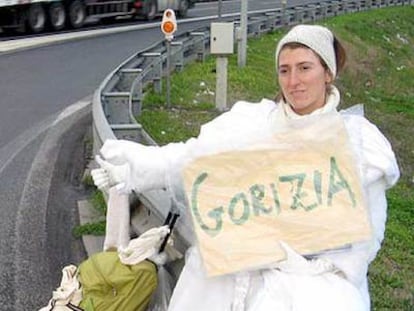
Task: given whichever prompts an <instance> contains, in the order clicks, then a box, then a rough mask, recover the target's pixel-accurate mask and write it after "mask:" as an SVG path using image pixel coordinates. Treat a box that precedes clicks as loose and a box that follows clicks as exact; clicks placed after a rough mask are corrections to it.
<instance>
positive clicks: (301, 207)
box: [184, 118, 371, 276]
mask: <svg viewBox="0 0 414 311" xmlns="http://www.w3.org/2000/svg"><path fill="white" fill-rule="evenodd" d="M328 128H329V131H323V130H324V129H328ZM320 131H323V132H322V133H323V134H321V135H320V134H319V133H321V132H320ZM310 133H318V135H312V134H310ZM314 136H316V137H314ZM257 148H259V149H257ZM257 148H251V149H250V150H244V151H231V152H225V153H220V154H216V155H212V156H205V157H201V158H199V159H197V160H195V161H193V162H192V163H190V165H188V166H187V167H186V169H185V170H184V182H185V190H186V193H187V196H188V202H189V207H190V209H191V214H192V218H193V223H194V228H195V233H196V236H197V239H198V243H199V248H200V252H201V256H202V258H203V261H204V264H205V267H206V271H207V274H208V275H209V276H215V275H222V274H228V273H233V272H237V271H241V270H251V269H257V268H260V267H263V266H266V265H268V264H271V263H274V262H276V261H279V260H282V259H284V258H285V254H284V252H283V250H282V249H281V248H280V245H279V241H284V242H286V243H287V244H289V245H290V246H291V247H292V248H293V249H295V250H296V251H297V252H299V253H301V254H313V253H317V252H321V251H324V250H328V249H335V248H340V247H343V246H344V245H347V244H349V243H352V242H356V241H361V240H365V239H368V238H369V237H370V235H371V228H370V223H369V219H368V216H367V210H366V206H365V202H364V196H363V193H362V190H361V184H360V180H359V176H358V174H357V172H356V169H355V167H354V163H353V162H354V160H353V155H352V153H351V151H350V148H349V145H348V138H347V133H346V131H345V128H344V125H343V122H342V120H341V119H339V121H338V118H333V119H332V120H329V119H328V120H326V121H324V122H322V123H319V122H317V123H316V124H311V125H310V126H307V127H305V128H298V129H291V130H290V131H287V132H284V133H282V134H280V135H278V136H275V137H274V139H272V140H271V141H268V142H266V143H265V144H263V143H262V144H261V145H260V146H257Z"/></svg>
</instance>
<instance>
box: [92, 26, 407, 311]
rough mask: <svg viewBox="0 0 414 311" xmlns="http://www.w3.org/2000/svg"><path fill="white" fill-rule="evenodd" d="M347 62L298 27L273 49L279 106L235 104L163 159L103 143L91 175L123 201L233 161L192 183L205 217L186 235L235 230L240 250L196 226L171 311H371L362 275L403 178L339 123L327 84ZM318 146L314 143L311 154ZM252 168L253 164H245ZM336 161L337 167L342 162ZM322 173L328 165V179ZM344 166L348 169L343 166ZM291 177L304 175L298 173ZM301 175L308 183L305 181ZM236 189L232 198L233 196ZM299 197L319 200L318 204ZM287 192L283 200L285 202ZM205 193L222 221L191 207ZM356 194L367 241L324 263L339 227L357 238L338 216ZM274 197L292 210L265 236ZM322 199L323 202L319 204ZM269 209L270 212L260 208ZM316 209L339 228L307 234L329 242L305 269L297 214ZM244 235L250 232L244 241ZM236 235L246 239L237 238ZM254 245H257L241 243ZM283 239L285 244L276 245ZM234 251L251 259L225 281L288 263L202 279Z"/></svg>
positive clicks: (362, 134)
mask: <svg viewBox="0 0 414 311" xmlns="http://www.w3.org/2000/svg"><path fill="white" fill-rule="evenodd" d="M344 59H345V55H344V51H343V49H342V48H341V45H340V44H339V42H338V40H337V39H335V36H334V35H333V33H332V32H331V31H330V30H329V29H327V28H326V27H322V26H313V25H298V26H295V27H294V28H292V29H291V30H290V31H289V32H288V33H287V34H286V35H285V36H284V37H283V38H282V39H281V40H280V41H279V42H278V45H277V48H276V69H277V73H278V81H279V84H280V87H281V95H280V96H279V98H278V99H277V100H276V101H271V100H268V99H263V100H262V101H260V102H259V103H249V102H245V101H239V102H237V103H236V104H234V106H233V107H232V109H231V110H230V111H228V112H226V113H223V114H222V115H221V116H219V117H218V118H216V119H214V120H213V121H211V122H209V123H207V124H205V125H203V126H202V127H201V130H200V134H199V136H198V137H197V138H191V139H189V140H188V141H186V142H180V143H170V144H167V145H165V146H162V147H153V146H152V147H148V146H143V145H141V144H137V143H135V142H130V141H125V140H108V141H106V142H105V143H104V145H103V147H102V149H101V150H100V151H101V155H102V156H103V157H104V159H105V160H102V161H100V162H101V168H98V169H95V170H93V171H92V176H93V178H94V181H95V184H96V185H97V186H98V187H99V188H101V189H106V188H107V187H110V186H113V185H117V189H119V191H122V192H125V193H129V192H131V191H136V192H144V191H148V190H153V189H161V188H171V184H170V183H171V181H180V180H182V173H184V175H185V174H186V172H187V169H192V165H193V164H194V163H197V161H198V160H200V159H203V158H204V157H208V161H210V162H212V163H216V164H217V163H219V160H220V157H222V156H223V154H227V153H229V152H232V154H236V156H233V157H232V160H231V161H230V162H229V163H230V164H229V165H227V166H230V169H229V171H231V172H232V173H235V176H236V177H234V178H232V179H225V178H223V176H224V175H220V176H217V178H215V179H214V184H211V185H210V186H209V187H207V181H208V182H212V180H213V178H212V177H213V175H212V174H210V175H208V179H206V177H207V175H196V177H197V176H200V177H199V179H198V181H199V182H200V181H202V185H201V186H200V183H199V184H196V186H197V187H196V190H197V192H195V194H197V195H195V194H194V195H190V196H192V198H191V199H192V203H193V207H194V206H196V207H200V209H199V208H197V209H195V210H194V209H193V215H191V216H192V217H193V223H197V221H199V222H200V220H202V222H200V226H199V227H201V228H202V229H203V228H204V227H206V226H205V225H206V222H207V219H208V217H210V219H213V220H214V219H216V220H220V221H223V227H224V226H226V227H227V228H230V229H229V230H227V232H226V233H229V234H230V235H231V236H233V237H234V238H233V240H232V241H233V242H234V243H236V244H237V247H223V245H228V244H225V243H223V240H222V239H220V238H217V236H216V237H215V239H214V240H213V239H211V240H206V239H202V238H200V235H199V234H198V233H199V231H197V230H198V229H197V226H196V225H195V226H194V230H195V233H196V235H197V238H198V239H197V241H198V243H196V244H195V245H194V246H193V247H191V248H190V249H189V251H188V255H187V257H186V259H187V260H186V264H185V266H184V268H183V271H182V273H181V275H180V278H179V280H178V283H177V285H176V288H175V290H174V293H173V296H172V298H171V302H170V305H169V310H170V311H175V310H199V311H203V310H206V311H207V310H208V311H211V310H213V311H214V310H217V311H222V310H226V311H227V310H249V311H262V310H263V311H264V310H266V311H267V310H282V311H287V310H292V309H294V310H299V311H302V310H307V311H309V310H319V311H320V310H322V311H328V310H329V311H331V310H337V311H338V310H340V311H349V310H353V311H359V310H361V311H368V310H370V296H369V291H368V279H367V270H368V266H369V264H370V263H371V262H372V260H373V259H374V258H375V257H376V255H377V252H378V251H379V249H380V247H381V242H382V240H383V238H384V229H385V222H386V210H387V202H386V198H385V191H386V189H388V188H389V187H391V186H393V185H394V184H395V183H396V181H397V180H398V178H399V169H398V166H397V162H396V159H395V155H394V153H393V151H392V149H391V146H390V144H389V142H388V140H387V139H386V138H385V137H384V136H383V135H382V133H381V132H380V131H379V130H378V128H377V127H376V126H375V125H373V124H372V123H370V122H369V121H368V120H367V119H366V118H365V117H364V116H363V115H362V114H357V113H356V112H355V110H347V111H339V109H338V106H339V104H340V93H339V91H338V89H337V88H336V87H335V86H334V84H333V83H334V81H335V78H336V77H337V74H338V72H339V71H340V70H341V69H342V67H343V64H344ZM293 134H294V136H292V135H293ZM315 141H318V142H321V143H320V144H315ZM322 142H323V143H322ZM282 147H283V148H285V149H283V150H285V151H284V153H283V155H282V156H280V157H278V158H273V157H272V158H271V159H272V160H271V161H268V162H269V163H268V164H269V166H265V167H266V169H261V168H262V167H263V166H264V165H263V162H264V161H262V160H263V158H262V156H263V154H265V153H266V151H269V152H270V151H280V148H282ZM278 148H279V149H278ZM252 150H253V151H255V153H254V154H256V155H260V159H261V160H260V161H258V160H256V158H253V161H251V162H252V163H255V164H257V165H256V166H247V165H245V163H246V162H245V161H243V159H244V155H246V152H247V151H252ZM309 154H312V157H310V156H309ZM332 154H335V157H332ZM307 155H308V156H307ZM248 157H249V159H251V158H252V156H251V155H250V154H249V155H248ZM336 159H342V160H341V161H339V160H338V162H337V160H336ZM317 163H322V164H323V163H325V164H324V165H325V166H326V165H327V164H329V165H328V169H326V167H325V166H321V165H319V164H318V165H316V164H317ZM343 163H350V164H349V165H346V166H343ZM315 165H316V167H314V166H315ZM219 166H220V165H219ZM219 166H217V165H216V166H215V169H214V170H211V172H213V171H214V172H217V171H218V167H219ZM276 167H280V172H281V173H283V174H282V175H281V174H280V172H279V171H275V170H274V169H275V168H276ZM298 167H299V168H306V170H303V169H299V170H298V169H297V168H298ZM323 167H325V169H324V170H323V169H322V168H323ZM343 167H347V169H343ZM203 171H205V167H201V168H200V172H203ZM305 172H307V176H309V178H308V179H305V178H304V175H303V174H304V173H305ZM323 172H325V173H323ZM327 172H329V174H328V173H327ZM349 172H355V174H353V175H352V176H355V177H353V178H352V179H351V178H348V177H347V176H350V175H349ZM266 174H271V176H268V175H266ZM265 176H267V177H266V178H264V177H265ZM328 176H329V177H328ZM185 177H186V176H184V179H185ZM203 178H205V179H203ZM194 180H197V179H193V182H192V184H194ZM204 182H205V183H204ZM177 183H178V182H177ZM185 183H186V184H187V180H185ZM235 185H237V186H238V187H239V188H237V191H236V192H234V186H235ZM306 185H308V186H309V185H310V189H311V190H312V191H313V190H315V191H313V192H314V193H315V195H314V196H313V197H312V193H313V192H312V191H310V190H306V189H308V188H309V187H307V188H306V187H305V186H306ZM198 186H200V187H198ZM284 186H286V188H285V191H281V190H282V187H284ZM266 187H267V188H266ZM305 188H306V189H305ZM204 189H214V191H212V192H211V193H212V195H211V196H209V197H208V200H205V201H204V202H207V203H208V202H211V204H213V208H216V207H218V209H217V208H216V209H215V210H212V209H208V210H205V209H204V210H202V207H203V206H204V207H205V206H207V203H206V204H200V201H199V200H198V198H199V197H201V190H203V191H204ZM351 189H352V191H351ZM357 189H359V190H358V193H360V194H361V195H359V196H358V197H359V198H363V199H361V200H359V201H360V202H362V201H363V202H364V204H361V206H362V210H363V212H364V213H365V214H366V215H367V217H365V218H367V219H368V221H367V223H368V224H372V230H367V231H366V232H368V234H366V235H365V236H364V238H363V239H362V238H359V239H356V238H354V239H351V240H350V241H348V242H349V245H350V246H349V247H347V248H340V249H339V250H338V249H336V251H335V252H329V251H328V252H326V251H324V250H326V249H330V247H329V246H330V245H331V241H327V240H324V237H325V236H326V235H327V233H331V231H335V230H336V229H337V228H338V227H342V226H341V225H342V224H343V223H344V222H345V221H348V223H352V224H355V225H358V226H361V227H362V225H363V224H362V223H363V222H365V220H366V219H365V220H364V219H363V218H362V217H358V218H356V221H353V222H352V221H350V219H349V218H346V217H343V216H342V214H339V213H336V212H334V211H337V210H338V209H341V208H342V207H344V208H347V210H352V211H353V210H354V208H353V205H354V204H353V202H354V195H353V194H354V193H356V190H357ZM198 190H200V191H198ZM354 190H355V191H354ZM276 192H277V198H278V200H279V199H280V202H282V200H286V201H287V202H289V204H288V205H287V208H286V204H285V209H284V210H282V209H283V206H282V205H281V212H280V214H278V215H277V216H278V217H273V218H274V219H273V220H277V218H279V217H282V216H284V215H288V216H289V217H288V218H287V219H286V220H284V221H283V224H284V226H278V225H277V224H276V223H275V222H273V220H272V221H271V223H270V225H269V226H268V227H266V228H265V229H263V226H261V225H260V224H261V223H262V222H263V221H264V218H265V217H266V211H270V207H271V206H273V207H275V206H276V203H275V198H276V196H275V194H276ZM323 193H325V195H321V194H323ZM214 194H216V195H217V197H220V196H221V197H224V198H225V200H224V202H225V203H226V202H227V204H221V203H217V201H215V198H216V197H215V196H214ZM338 195H344V197H345V198H346V200H345V203H346V204H345V205H344V206H342V205H341V204H340V203H339V200H337V198H338ZM228 198H229V199H228ZM233 198H234V199H233ZM310 199H312V200H311V201H306V200H310ZM269 200H270V201H269ZM272 200H273V203H274V204H273V205H269V204H268V203H267V204H262V203H263V202H272ZM286 201H285V202H286ZM315 202H316V203H318V204H319V202H326V203H327V207H328V208H326V209H324V210H325V211H326V212H329V216H330V217H332V218H331V219H332V220H334V221H335V224H337V223H340V224H341V225H336V226H333V228H332V229H329V230H326V227H325V226H324V223H323V222H319V221H308V222H307V223H306V225H311V226H313V229H312V230H313V231H315V230H317V229H320V228H323V229H325V232H324V234H317V238H319V240H320V242H321V243H320V244H321V245H320V246H319V248H318V250H319V251H316V252H315V253H313V254H316V255H313V256H312V257H311V258H309V257H307V256H305V255H307V254H309V253H307V252H306V251H304V249H303V248H300V247H299V246H297V245H298V244H295V241H303V240H306V238H307V237H308V235H309V234H308V233H307V232H305V231H303V228H304V227H305V224H304V223H301V222H298V214H299V213H300V212H301V213H304V214H312V213H314V212H317V211H322V208H314V209H311V210H310V211H307V210H306V209H304V208H302V206H303V207H307V206H313V205H312V204H313V203H315ZM178 203H180V204H178V206H181V208H182V209H183V210H182V211H181V212H182V213H183V214H186V213H187V212H186V211H185V210H184V208H185V207H186V206H187V202H178ZM216 203H217V204H216ZM365 203H366V204H365ZM250 205H251V206H250ZM221 206H223V208H222V209H220V207H221ZM254 206H255V207H254ZM237 207H240V208H237ZM292 207H294V208H292ZM298 207H300V208H298ZM224 208H227V211H228V212H227V214H228V217H227V216H226V217H222V218H219V216H220V214H219V213H220V212H221V211H224ZM255 208H256V209H255ZM252 210H253V213H254V211H256V214H254V216H255V217H250V218H249V221H245V218H243V216H244V215H247V214H248V213H250V212H251V211H252ZM203 211H204V212H203ZM238 211H239V212H240V213H238ZM287 211H289V213H287ZM194 212H195V213H194ZM249 215H250V214H249ZM225 221H227V223H224V222H225ZM229 222H233V223H234V224H233V226H229ZM217 223H218V221H217ZM210 225H211V223H210ZM212 225H214V223H213V224H212ZM246 226H251V227H250V228H252V229H249V230H243V228H245V227H246ZM368 226H369V225H368ZM278 228H285V229H284V230H282V229H281V230H279V231H283V232H281V233H283V234H282V235H280V236H278V235H274V232H275V231H278V230H277V229H278ZM286 228H289V229H286ZM241 231H243V232H244V233H243V235H239V232H241ZM284 231H287V232H284ZM252 235H253V237H254V238H255V239H256V240H259V243H247V241H249V240H250V239H251V238H252ZM283 236H288V237H289V238H290V240H287V239H284V238H281V237H283ZM343 236H348V234H344V235H343ZM269 240H270V244H268V245H271V247H266V248H265V249H264V248H261V247H262V245H263V243H261V241H266V242H268V241H269ZM285 242H288V243H285ZM207 244H208V245H207ZM206 245H207V247H206ZM210 246H212V247H214V248H215V249H220V251H215V252H214V256H211V254H208V255H210V256H207V255H206V252H205V250H206V249H207V248H209V249H212V248H211V247H210ZM235 249H237V251H239V250H240V251H242V252H241V253H243V254H248V255H245V256H240V257H239V258H238V259H237V260H232V261H231V263H232V264H231V265H232V267H230V269H232V268H233V269H234V267H235V266H237V265H238V264H239V262H242V261H244V260H245V259H246V258H247V257H253V256H254V255H258V254H259V255H261V254H262V253H263V251H264V250H265V251H268V250H269V249H271V250H275V249H277V250H278V252H282V253H283V254H284V256H283V257H282V258H285V259H284V260H282V261H280V258H279V257H273V258H274V261H273V262H272V264H271V265H270V266H268V265H267V266H264V265H263V261H257V263H256V265H251V263H249V265H250V266H249V269H246V268H243V267H241V268H240V269H235V270H233V271H232V272H231V273H222V274H220V273H217V274H216V277H213V278H212V277H209V273H208V267H211V265H212V262H213V261H215V260H216V259H217V258H218V259H228V258H234V257H232V256H234V254H235ZM266 264H269V261H267V262H266ZM245 267H246V266H245ZM225 271H227V272H228V271H229V270H228V269H227V270H225ZM210 275H213V274H210ZM206 300H208V301H209V303H208V304H206V303H205V301H206Z"/></svg>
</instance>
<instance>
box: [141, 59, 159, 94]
mask: <svg viewBox="0 0 414 311" xmlns="http://www.w3.org/2000/svg"><path fill="white" fill-rule="evenodd" d="M142 56H143V57H146V58H152V59H155V60H153V61H152V62H151V73H150V74H149V75H148V76H150V79H151V80H152V83H153V85H154V91H155V92H156V93H161V91H162V54H161V53H159V52H150V53H143V54H142Z"/></svg>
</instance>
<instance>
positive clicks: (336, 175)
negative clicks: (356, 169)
mask: <svg viewBox="0 0 414 311" xmlns="http://www.w3.org/2000/svg"><path fill="white" fill-rule="evenodd" d="M330 162H331V168H330V170H331V171H330V176H329V191H328V206H332V198H333V196H334V195H335V194H337V193H338V192H340V191H342V190H344V189H345V190H346V191H347V192H348V195H349V198H350V199H351V202H352V206H353V207H355V205H356V200H355V194H354V193H353V191H352V189H351V187H350V185H349V183H348V181H347V180H346V179H345V177H344V176H343V175H342V173H341V171H340V170H339V168H338V164H337V163H336V159H335V157H331V160H330Z"/></svg>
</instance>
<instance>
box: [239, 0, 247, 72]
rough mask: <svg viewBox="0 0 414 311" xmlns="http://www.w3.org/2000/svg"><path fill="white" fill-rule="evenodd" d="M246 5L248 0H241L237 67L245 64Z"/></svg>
mask: <svg viewBox="0 0 414 311" xmlns="http://www.w3.org/2000/svg"><path fill="white" fill-rule="evenodd" d="M247 6H248V0H242V2H241V12H240V42H239V44H238V49H237V56H238V58H237V60H238V62H237V64H238V66H239V67H244V66H245V65H246V50H247Z"/></svg>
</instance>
